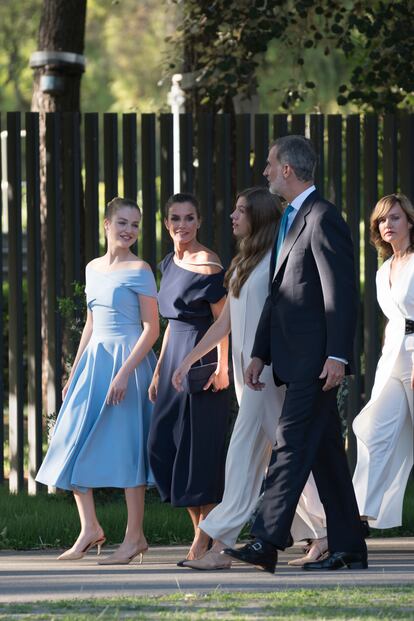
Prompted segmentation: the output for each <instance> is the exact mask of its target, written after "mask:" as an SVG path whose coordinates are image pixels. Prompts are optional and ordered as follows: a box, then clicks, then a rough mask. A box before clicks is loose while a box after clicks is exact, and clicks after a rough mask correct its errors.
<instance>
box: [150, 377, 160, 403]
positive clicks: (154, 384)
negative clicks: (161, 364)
mask: <svg viewBox="0 0 414 621" xmlns="http://www.w3.org/2000/svg"><path fill="white" fill-rule="evenodd" d="M159 379H160V376H159V373H158V371H154V375H153V376H152V380H151V384H150V385H149V388H148V397H149V400H150V401H151V403H155V402H156V400H157V393H158V381H159Z"/></svg>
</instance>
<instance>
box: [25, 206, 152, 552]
mask: <svg viewBox="0 0 414 621" xmlns="http://www.w3.org/2000/svg"><path fill="white" fill-rule="evenodd" d="M140 219H141V213H140V210H139V208H138V205H137V204H136V203H134V202H133V201H129V200H126V199H121V198H115V199H113V200H112V201H111V202H110V203H109V204H108V206H107V209H106V217H105V232H106V236H107V241H108V251H107V253H106V254H105V255H104V256H103V257H100V258H98V259H95V260H94V261H91V263H89V265H88V266H87V268H86V294H87V303H88V314H87V320H86V324H85V328H84V330H83V333H82V338H81V341H80V344H79V348H78V353H77V355H76V358H75V361H74V363H73V367H72V371H71V373H70V376H69V380H68V382H67V384H66V386H65V387H64V389H63V393H62V394H63V405H62V408H61V410H60V412H59V416H58V419H57V423H56V426H55V429H54V433H53V437H52V440H51V443H50V446H49V450H48V452H47V455H46V457H45V460H44V462H43V464H42V466H41V468H40V470H39V472H38V475H37V480H38V481H40V482H41V483H44V484H46V485H51V486H56V487H59V488H62V489H67V490H72V491H73V493H74V496H75V499H76V504H77V507H78V511H79V517H80V521H81V532H80V535H79V537H78V539H77V540H76V542H75V543H74V545H73V546H72V548H71V549H70V550H67V551H66V552H64V553H63V554H62V555H61V556H60V557H59V558H60V559H61V560H77V559H80V558H82V557H83V556H84V554H85V553H86V552H87V551H88V549H90V548H91V547H93V546H98V552H99V549H100V546H101V545H102V543H104V541H105V535H104V532H103V530H102V527H101V525H100V524H99V521H98V518H97V516H96V513H95V506H94V500H93V494H92V488H95V487H121V488H125V498H126V503H127V508H128V524H127V529H126V533H125V539H124V541H123V543H122V545H121V546H120V548H119V549H118V550H117V551H116V552H115V553H114V554H112V555H111V556H109V557H108V558H107V559H103V561H101V562H100V564H115V563H116V564H126V563H129V562H130V561H131V560H132V559H133V558H134V557H135V556H137V555H138V554H141V555H142V553H143V552H145V551H146V549H147V547H148V546H147V542H146V540H145V536H144V533H143V530H142V520H143V512H144V493H145V487H146V485H148V483H151V482H152V483H153V479H152V475H151V472H150V468H149V464H148V458H147V447H146V444H147V436H148V430H149V424H150V417H151V414H152V404H151V403H150V401H149V399H148V394H147V391H148V386H149V384H150V381H151V378H152V373H153V369H154V366H155V356H154V354H153V352H152V351H151V347H152V345H153V344H154V342H155V340H156V339H157V337H158V334H159V323H158V313H157V302H156V295H157V290H156V285H155V280H154V276H153V273H152V271H151V269H150V268H149V266H148V265H147V264H146V263H145V262H144V261H140V260H138V259H137V257H136V256H135V255H134V254H132V252H131V251H130V247H131V245H132V244H133V243H134V242H135V241H136V239H137V234H138V226H139V221H140Z"/></svg>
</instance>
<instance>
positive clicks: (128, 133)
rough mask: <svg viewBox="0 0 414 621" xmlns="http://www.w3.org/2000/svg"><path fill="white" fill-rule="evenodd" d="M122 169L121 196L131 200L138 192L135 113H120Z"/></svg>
mask: <svg viewBox="0 0 414 621" xmlns="http://www.w3.org/2000/svg"><path fill="white" fill-rule="evenodd" d="M122 171H123V175H124V190H123V197H124V198H129V199H131V200H133V201H136V200H137V194H138V144H137V115H136V114H135V112H131V113H129V114H123V115H122Z"/></svg>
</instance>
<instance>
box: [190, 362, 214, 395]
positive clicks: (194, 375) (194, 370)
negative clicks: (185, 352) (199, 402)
mask: <svg viewBox="0 0 414 621" xmlns="http://www.w3.org/2000/svg"><path fill="white" fill-rule="evenodd" d="M216 369H217V362H210V363H208V364H200V365H198V366H197V367H191V369H190V370H189V371H188V375H187V380H188V392H189V393H190V394H192V395H193V394H196V393H197V392H203V388H204V386H205V385H206V384H207V382H208V380H209V379H210V376H211V374H212V373H214V371H215V370H216Z"/></svg>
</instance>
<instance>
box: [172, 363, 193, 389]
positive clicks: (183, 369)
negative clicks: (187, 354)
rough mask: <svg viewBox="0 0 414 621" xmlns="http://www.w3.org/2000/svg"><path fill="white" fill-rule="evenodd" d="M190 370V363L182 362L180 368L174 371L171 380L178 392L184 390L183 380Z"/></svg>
mask: <svg viewBox="0 0 414 621" xmlns="http://www.w3.org/2000/svg"><path fill="white" fill-rule="evenodd" d="M189 370H190V367H189V365H188V364H183V363H181V364H180V366H179V367H178V369H176V370H175V371H174V373H173V376H172V379H171V382H172V385H173V386H174V388H175V390H176V391H177V392H183V390H184V386H183V382H184V379H185V377H186V375H187V373H188V371H189Z"/></svg>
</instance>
